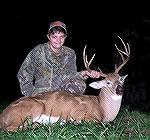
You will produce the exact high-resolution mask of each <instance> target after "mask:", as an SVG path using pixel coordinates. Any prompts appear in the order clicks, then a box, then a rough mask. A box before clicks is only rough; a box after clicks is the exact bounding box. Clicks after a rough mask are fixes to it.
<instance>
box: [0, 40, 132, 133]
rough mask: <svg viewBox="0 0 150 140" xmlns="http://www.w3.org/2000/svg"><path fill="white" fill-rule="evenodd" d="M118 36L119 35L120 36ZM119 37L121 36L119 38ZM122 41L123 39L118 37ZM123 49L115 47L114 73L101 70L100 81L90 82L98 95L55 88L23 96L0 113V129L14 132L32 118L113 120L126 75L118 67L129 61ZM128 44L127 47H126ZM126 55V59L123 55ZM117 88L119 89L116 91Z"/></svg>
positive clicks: (38, 120) (48, 120)
mask: <svg viewBox="0 0 150 140" xmlns="http://www.w3.org/2000/svg"><path fill="white" fill-rule="evenodd" d="M119 38H120V37H119ZM120 39H121V38H120ZM121 41H122V42H123V40H122V39H121ZM123 45H124V47H125V52H124V51H121V50H119V49H118V47H117V46H116V48H117V50H118V52H119V54H120V55H121V58H122V60H123V63H122V64H121V65H120V66H119V67H117V68H115V71H114V72H113V73H109V74H104V73H102V71H101V76H102V77H104V79H103V80H101V81H96V82H93V83H91V84H90V86H91V87H93V88H95V89H101V90H100V92H99V95H98V96H93V95H92V93H91V94H90V95H79V94H71V93H69V92H66V91H54V92H51V91H50V92H47V93H43V94H36V95H33V96H28V97H22V98H20V99H18V100H16V101H14V102H12V103H11V104H10V105H9V106H8V107H7V108H6V109H5V110H4V111H3V112H2V113H1V114H0V128H1V129H4V130H8V131H16V130H17V129H18V128H22V127H24V125H25V123H26V121H27V119H28V118H31V119H32V122H33V123H41V124H43V123H44V124H47V123H55V122H57V121H58V120H59V119H60V120H61V121H62V122H66V121H73V122H74V121H75V122H80V121H81V120H86V121H96V122H109V121H113V120H114V119H115V118H116V116H117V114H118V112H119V110H120V106H121V100H122V95H123V93H122V91H119V90H118V89H119V87H122V86H123V84H124V80H125V78H126V77H127V75H126V76H120V75H119V74H118V72H119V70H120V69H121V68H122V67H123V66H124V64H125V63H126V62H127V61H128V59H129V55H130V48H129V46H126V45H125V43H124V42H123ZM127 47H128V48H127ZM123 55H125V56H127V59H125V58H124V57H123ZM83 56H84V63H85V67H86V69H87V70H88V71H90V68H89V65H90V63H91V62H92V60H93V58H94V56H93V57H92V59H91V60H90V61H89V62H88V61H87V57H86V56H85V49H84V52H83ZM118 91H119V92H118Z"/></svg>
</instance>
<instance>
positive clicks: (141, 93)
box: [1, 6, 150, 111]
mask: <svg viewBox="0 0 150 140" xmlns="http://www.w3.org/2000/svg"><path fill="white" fill-rule="evenodd" d="M85 7H86V6H85ZM85 7H84V8H85ZM101 7H102V6H100V7H99V8H98V9H97V8H96V9H94V10H92V9H90V7H87V8H85V9H84V8H83V9H82V7H81V6H80V12H79V9H78V7H76V8H74V9H72V10H71V11H70V9H71V7H69V9H68V12H67V13H64V12H62V9H63V8H62V9H61V10H60V11H58V10H56V11H57V12H55V10H47V12H46V14H39V13H40V11H39V10H37V11H38V12H37V13H36V12H35V11H34V10H33V11H34V13H33V14H20V12H19V11H18V12H17V14H16V16H4V18H3V22H2V23H3V24H4V26H3V27H4V30H5V29H6V30H5V31H4V34H3V36H4V39H3V40H2V42H4V43H3V45H2V46H1V48H3V49H2V51H1V60H2V61H1V64H2V69H1V70H2V75H1V76H2V77H3V78H2V79H3V80H2V81H3V82H2V88H4V89H3V90H2V91H3V92H1V101H5V100H11V101H13V100H16V99H17V98H19V97H21V96H22V95H21V93H20V89H19V84H18V81H17V72H18V70H19V67H20V66H21V64H22V62H23V60H24V59H25V57H26V55H27V54H28V53H29V51H30V50H31V49H32V48H33V47H34V46H36V45H37V44H39V43H44V42H47V41H48V39H47V37H46V35H47V31H48V26H49V23H50V22H52V21H55V20H60V21H63V22H64V23H65V24H66V25H67V29H68V36H67V39H66V42H65V45H66V46H69V47H71V48H73V49H74V50H75V51H76V54H77V66H78V71H80V70H82V69H84V65H83V61H82V51H83V48H84V46H85V45H87V54H88V56H89V57H90V56H92V54H93V53H96V58H95V60H94V62H93V63H92V65H91V67H92V68H93V69H97V68H98V67H100V68H101V70H102V71H103V72H112V71H113V70H114V64H115V62H117V60H116V58H117V57H116V54H117V53H116V50H115V46H114V43H119V40H118V38H117V35H119V36H121V37H122V38H123V39H124V40H125V41H126V42H128V43H129V44H130V45H131V59H130V61H129V63H128V64H127V65H126V66H125V67H124V69H123V70H122V74H127V73H128V74H129V76H128V78H127V80H126V82H125V91H124V92H125V95H124V98H123V104H124V105H129V106H130V107H131V109H139V110H142V111H149V109H150V103H149V102H150V100H149V94H150V93H149V92H150V88H149V87H150V86H149V83H150V80H149V78H150V68H148V67H149V64H150V49H149V48H150V16H148V14H147V13H146V14H145V13H140V12H139V11H137V9H136V10H135V9H132V8H131V7H130V9H128V8H126V7H124V8H123V9H122V7H117V6H116V7H112V8H111V9H109V11H108V10H107V9H105V10H101ZM107 8H108V7H107ZM20 9H21V7H20ZM37 9H38V8H37ZM58 9H59V8H58ZM40 10H41V9H40ZM35 13H36V14H35ZM2 55H3V56H2ZM90 90H91V89H89V91H90Z"/></svg>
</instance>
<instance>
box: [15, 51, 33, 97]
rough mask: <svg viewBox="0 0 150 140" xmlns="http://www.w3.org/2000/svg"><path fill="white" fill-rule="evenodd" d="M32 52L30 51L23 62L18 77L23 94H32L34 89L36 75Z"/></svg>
mask: <svg viewBox="0 0 150 140" xmlns="http://www.w3.org/2000/svg"><path fill="white" fill-rule="evenodd" d="M31 54H32V52H30V53H29V54H28V55H27V57H26V58H25V60H24V62H23V63H22V65H21V67H20V69H19V71H18V74H17V78H18V81H19V83H20V89H21V92H22V94H23V95H25V96H30V95H32V93H33V91H34V85H33V81H34V77H33V67H32V57H31V56H32V55H31Z"/></svg>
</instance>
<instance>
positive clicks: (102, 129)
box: [0, 108, 150, 140]
mask: <svg viewBox="0 0 150 140" xmlns="http://www.w3.org/2000/svg"><path fill="white" fill-rule="evenodd" d="M7 139H14V140H17V139H23V140H32V139H34V140H132V139H133V140H150V114H147V113H142V112H138V111H133V112H129V111H128V108H122V109H121V110H120V112H119V114H118V116H117V118H116V119H115V120H114V121H113V122H111V123H100V124H97V123H94V122H85V121H82V122H81V123H80V124H73V123H70V122H68V123H66V124H64V125H60V122H57V123H55V124H53V125H41V126H38V127H36V128H32V126H31V125H29V126H28V128H27V129H26V130H22V131H17V132H4V131H0V140H7Z"/></svg>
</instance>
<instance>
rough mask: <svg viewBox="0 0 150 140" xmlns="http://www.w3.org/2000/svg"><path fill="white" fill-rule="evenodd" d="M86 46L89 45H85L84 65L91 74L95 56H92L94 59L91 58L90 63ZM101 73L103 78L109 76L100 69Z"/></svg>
mask: <svg viewBox="0 0 150 140" xmlns="http://www.w3.org/2000/svg"><path fill="white" fill-rule="evenodd" d="M86 46H87V45H85V47H84V50H83V62H84V65H85V67H86V69H87V70H88V71H89V72H90V71H91V69H90V65H91V63H92V61H93V59H94V57H95V54H94V55H93V56H92V58H91V59H90V61H89V62H88V60H87V55H86V54H85V50H86ZM99 71H100V73H101V76H103V77H106V76H107V75H106V74H104V73H103V72H102V71H101V70H100V69H99Z"/></svg>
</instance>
